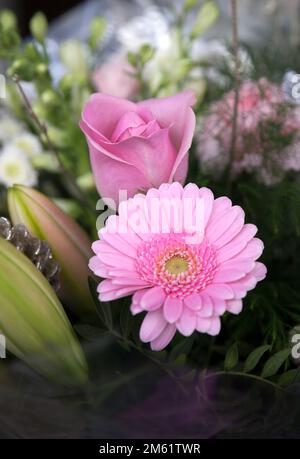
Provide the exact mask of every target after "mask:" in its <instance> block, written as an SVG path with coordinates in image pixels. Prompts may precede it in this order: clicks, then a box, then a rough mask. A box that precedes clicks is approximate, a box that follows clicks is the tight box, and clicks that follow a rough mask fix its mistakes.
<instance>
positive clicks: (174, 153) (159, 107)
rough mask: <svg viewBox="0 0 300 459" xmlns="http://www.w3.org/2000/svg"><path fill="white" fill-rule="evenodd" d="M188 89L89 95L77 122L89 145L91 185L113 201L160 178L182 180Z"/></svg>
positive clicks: (189, 125)
mask: <svg viewBox="0 0 300 459" xmlns="http://www.w3.org/2000/svg"><path fill="white" fill-rule="evenodd" d="M194 103H195V97H194V94H193V92H192V91H185V92H182V93H180V94H176V95H175V96H171V97H165V98H162V99H149V100H145V101H142V102H138V103H133V102H130V101H128V100H125V99H119V98H116V97H113V96H109V95H106V94H102V93H98V94H94V95H92V96H91V98H90V100H89V101H88V102H87V104H86V105H85V107H84V110H83V113H82V119H81V122H80V127H81V129H82V130H83V132H84V134H85V136H86V138H87V142H88V145H89V150H90V158H91V165H92V169H93V173H94V177H95V181H96V186H97V189H98V191H99V193H100V195H101V196H102V197H103V198H112V199H114V200H115V202H116V203H118V198H119V190H127V193H128V197H131V196H133V195H134V194H136V193H137V192H138V191H144V192H145V191H147V190H148V189H149V188H153V187H155V188H157V187H159V186H160V185H161V184H162V183H164V182H172V181H178V182H181V183H183V182H184V181H185V178H186V175H187V167H188V150H189V148H190V146H191V143H192V138H193V134H194V129H195V114H194V112H193V110H192V108H191V106H192V105H193V104H194Z"/></svg>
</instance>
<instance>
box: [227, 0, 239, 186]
mask: <svg viewBox="0 0 300 459" xmlns="http://www.w3.org/2000/svg"><path fill="white" fill-rule="evenodd" d="M231 30H232V54H233V59H234V103H233V116H232V131H231V142H230V161H229V169H228V180H229V183H230V182H231V181H232V165H233V162H234V160H235V157H236V140H237V129H238V125H237V124H238V123H237V121H238V105H239V87H240V65H239V55H238V19H237V0H231Z"/></svg>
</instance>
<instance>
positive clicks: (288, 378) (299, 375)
mask: <svg viewBox="0 0 300 459" xmlns="http://www.w3.org/2000/svg"><path fill="white" fill-rule="evenodd" d="M299 381H300V371H299V368H294V369H293V370H289V371H286V372H285V373H283V374H282V375H281V376H280V377H279V379H278V384H279V385H280V386H288V385H289V384H293V383H295V382H299Z"/></svg>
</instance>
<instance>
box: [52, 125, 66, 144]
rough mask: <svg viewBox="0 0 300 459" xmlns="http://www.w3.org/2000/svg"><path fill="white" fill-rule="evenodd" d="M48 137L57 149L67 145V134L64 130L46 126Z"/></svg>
mask: <svg viewBox="0 0 300 459" xmlns="http://www.w3.org/2000/svg"><path fill="white" fill-rule="evenodd" d="M47 131H48V136H49V138H50V140H51V142H52V143H54V145H56V146H58V147H65V146H66V145H68V143H69V139H68V133H66V131H65V130H63V129H59V128H56V127H54V126H51V125H50V126H48V128H47Z"/></svg>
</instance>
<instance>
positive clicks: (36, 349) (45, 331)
mask: <svg viewBox="0 0 300 459" xmlns="http://www.w3.org/2000/svg"><path fill="white" fill-rule="evenodd" d="M0 291H1V308H0V330H1V333H2V334H3V335H4V336H5V341H6V347H7V349H8V350H9V351H10V352H12V353H13V354H15V355H16V356H17V357H19V358H20V359H22V360H24V361H25V362H26V363H27V364H28V365H29V366H31V367H32V368H33V369H34V370H36V371H37V372H39V373H41V374H42V375H44V376H46V377H48V378H50V379H52V380H54V381H56V382H59V383H61V384H65V385H78V384H84V383H86V382H87V380H88V370H87V363H86V359H85V356H84V354H83V351H82V348H81V346H80V344H79V342H78V340H77V338H76V336H75V334H74V332H73V330H72V327H71V324H70V322H69V320H68V319H67V317H66V314H65V312H64V310H63V307H62V305H61V304H60V302H59V300H58V298H57V296H56V295H55V292H54V290H53V289H52V288H51V287H50V284H49V283H48V281H47V280H46V279H45V278H44V277H43V275H42V274H41V273H40V272H39V271H38V270H37V269H36V267H35V266H34V265H33V264H32V263H31V261H30V260H29V259H28V258H27V257H26V256H25V255H24V254H23V253H21V252H20V251H18V250H17V249H16V248H15V247H14V246H13V245H12V244H11V243H9V242H8V241H6V240H4V239H1V238H0Z"/></svg>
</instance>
